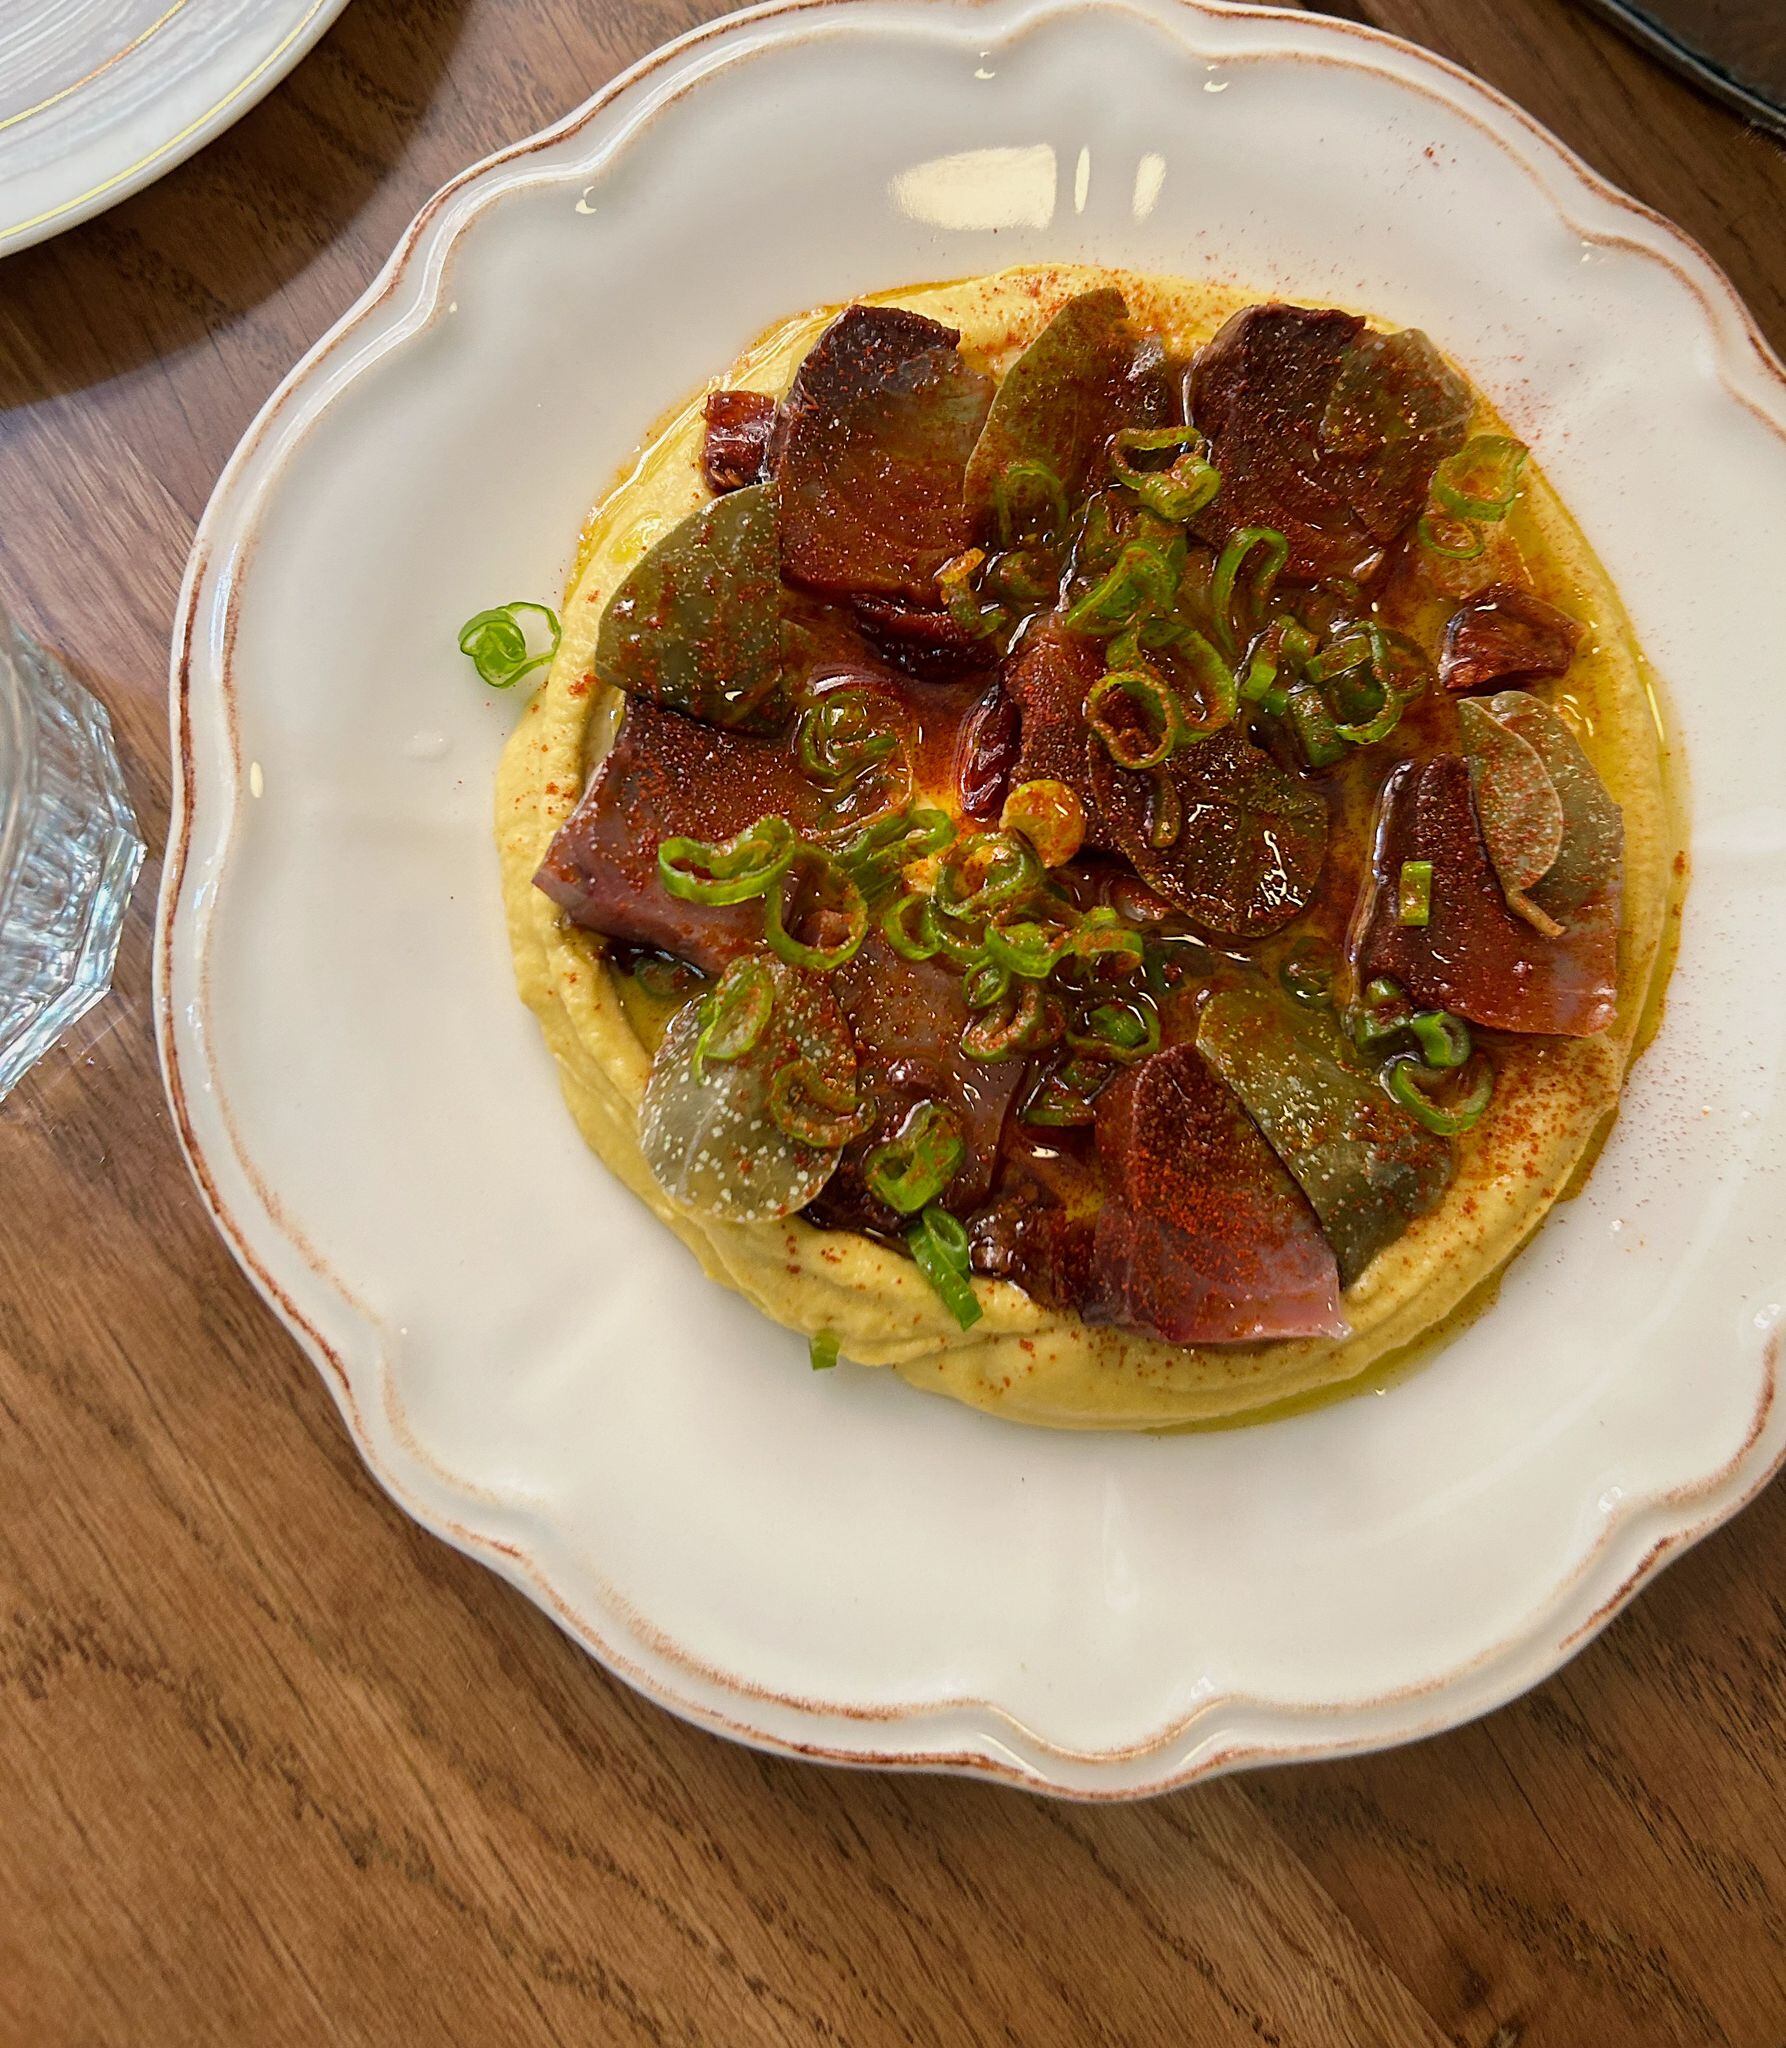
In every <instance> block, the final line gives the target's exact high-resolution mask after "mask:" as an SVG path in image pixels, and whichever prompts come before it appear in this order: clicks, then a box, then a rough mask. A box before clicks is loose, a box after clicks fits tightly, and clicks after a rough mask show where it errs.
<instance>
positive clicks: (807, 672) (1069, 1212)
mask: <svg viewBox="0 0 1786 2048" xmlns="http://www.w3.org/2000/svg"><path fill="white" fill-rule="evenodd" d="M1663 768H1664V750H1663V746H1662V741H1661V738H1660V734H1659V729H1658V725H1657V721H1656V715H1655V708H1654V703H1653V700H1652V697H1651V694H1650V692H1649V690H1648V689H1647V688H1646V681H1645V674H1644V671H1643V668H1642V664H1641V660H1640V657H1639V656H1638V654H1637V652H1636V649H1635V647H1634V645H1633V643H1632V641H1631V638H1630V634H1629V629H1628V627H1627V626H1626V624H1625V622H1624V618H1623V614H1622V612H1621V610H1620V608H1619V605H1618V603H1617V599H1616V597H1615V595H1614V593H1613V592H1612V591H1611V589H1610V588H1609V587H1608V586H1607V583H1606V581H1605V577H1604V574H1603V572H1602V571H1601V570H1600V569H1599V567H1598V565H1597V564H1596V563H1595V561H1594V560H1593V557H1592V555H1591V553H1590V552H1589V550H1588V549H1587V547H1586V545H1585V543H1584V542H1583V541H1582V540H1581V539H1580V537H1579V535H1578V534H1577V533H1576V531H1575V529H1574V528H1573V526H1572V525H1571V524H1570V522H1569V520H1568V518H1567V517H1566V515H1565V514H1564V513H1563V511H1562V509H1561V507H1560V506H1559V504H1558V503H1557V501H1556V499H1555V497H1554V496H1553V495H1552V493H1551V492H1550V491H1549V489H1548V488H1547V487H1546V486H1545V484H1544V483H1543V481H1542V479H1541V478H1540V477H1539V476H1538V474H1537V472H1536V470H1535V468H1534V466H1533V465H1532V463H1531V462H1530V460H1529V458H1528V454H1527V450H1526V449H1525V447H1524V446H1522V445H1521V443H1520V442H1519V441H1517V440H1516V439H1514V438H1513V437H1512V436H1511V435H1509V434H1508V433H1507V432H1506V431H1505V430H1504V428H1503V426H1502V424H1501V423H1500V422H1499V421H1498V420H1497V419H1496V418H1495V417H1494V416H1493V415H1492V413H1491V412H1490V410H1489V408H1488V406H1487V404H1486V403H1485V401H1484V400H1483V399H1482V398H1481V396H1480V395H1479V394H1478V393H1477V392H1476V391H1475V390H1474V389H1473V388H1472V387H1471V385H1470V384H1469V383H1468V382H1467V381H1466V380H1465V378H1464V377H1463V376H1462V375H1461V374H1460V372H1459V371H1458V369H1457V368H1456V367H1455V366H1454V365H1453V364H1452V363H1451V362H1450V361H1449V360H1447V358H1446V357H1445V356H1444V355H1442V354H1441V353H1440V351H1439V350H1438V349H1437V348H1436V347H1435V346H1434V345H1433V343H1432V342H1431V341H1429V340H1428V339H1427V338H1426V336H1425V335H1423V334H1420V333H1418V332H1415V331H1412V330H1402V331H1395V330H1388V329H1384V328H1381V327H1379V326H1377V325H1375V324H1373V323H1371V322H1369V321H1367V320H1365V319H1364V318H1361V317H1360V316H1359V315H1357V314H1356V313H1353V312H1347V311H1340V310H1336V309H1332V308H1313V307H1308V306H1302V305H1292V304H1286V303H1278V302H1272V303H1268V304H1251V303H1246V302H1244V301H1242V300H1240V299H1239V298H1237V297H1236V296H1235V295H1234V294H1232V293H1229V292H1224V291H1221V290H1218V289H1216V288H1213V287H1205V286H1198V285H1195V284H1191V283H1185V282H1179V281H1174V280H1163V279H1154V278H1143V277H1135V276H1131V275H1127V274H1112V273H1104V272H1091V271H1084V270H1026V271H1013V272H1007V273H1004V274H1002V275H999V276H995V277H989V278H982V279H976V280H973V281H971V282H968V283H965V284H959V285H951V286H941V287H924V288H922V289H917V290H913V291H909V292H901V293H896V294H893V295H891V296H890V297H889V298H888V299H885V300H876V301H873V302H869V303H862V304H855V305H850V306H848V307H846V308H844V309H843V310H842V311H841V312H838V313H836V314H835V315H834V316H832V315H829V314H826V315H819V316H814V317H812V318H809V319H803V320H798V321H794V322H791V323H790V324H789V325H787V326H786V327H784V328H782V329H780V330H778V331H777V332H776V333H775V334H773V335H772V336H770V337H769V338H768V339H767V340H766V341H765V342H763V343H761V344H759V345H758V346H757V347H756V348H755V349H753V350H751V351H749V352H747V354H746V355H745V356H744V357H743V358H742V359H741V360H740V361H739V363H738V364H737V365H736V366H735V367H734V370H733V371H732V373H731V374H730V375H728V376H727V377H726V378H725V379H724V380H723V381H722V382H721V383H719V384H718V385H716V386H715V387H714V388H713V389H712V390H710V391H709V392H707V393H706V394H705V395H704V398H703V399H702V400H698V401H696V402H695V403H694V404H692V405H691V406H690V407H688V408H687V409H686V410H685V411H684V412H683V413H681V414H680V415H679V416H678V417H677V418H676V419H675V420H674V421H673V422H672V423H671V425H670V426H669V427H668V428H667V429H666V430H665V431H664V432H663V433H662V434H661V435H660V437H659V438H658V439H657V440H656V441H655V442H654V443H653V444H652V446H651V447H650V448H648V449H647V451H646V452H645V454H644V456H643V458H642V459H641V460H640V462H639V463H638V465H637V466H636V467H635V468H634V469H633V470H632V471H631V472H630V473H629V475H628V477H627V478H626V480H625V481H623V482H622V483H621V484H620V485H619V486H618V487H617V488H616V489H615V490H614V491H613V492H612V494H611V495H610V496H609V497H608V498H607V499H606V500H604V501H603V503H602V504H601V505H600V506H599V507H598V508H597V510H596V512H595V514H594V515H593V517H592V519H591V521H590V523H589V526H588V527H587V529H586V532H585V536H584V545H583V549H582V552H581V557H580V563H579V569H578V572H577V575H576V577H575V579H574V582H573V587H572V590H571V594H570V596H569V598H568V600H567V604H566V609H565V614H564V620H563V628H562V636H561V639H560V642H559V645H558V649H557V653H556V656H555V658H554V659H553V661H552V663H551V667H550V672H549V674H548V676H547V680H546V682H545V684H544V686H543V688H541V689H540V690H539V692H538V693H537V695H536V696H535V697H534V699H533V701H532V702H531V704H530V705H529V706H528V708H527V710H526V713H525V714H524V716H523V718H522V720H521V722H520V725H519V727H518V729H517V731H516V733H515V735H514V738H513V740H512V741H511V743H510V746H509V749H508V752H507V754H506V756H505V760H504V764H503V770H502V776H501V782H500V787H499V793H498V827H499V837H500V842H501V849H502V856H503V864H504V874H505V886H506V896H507V905H508V912H509V921H510V928H511V935H512V939H513V946H514V953H515V961H516V969H517V974H518V977H519V982H520V987H521V990H522V993H523V995H524V996H525V998H526V1000H527V1001H528V1003H529V1004H530V1005H531V1006H532V1007H533V1008H534V1009H535V1011H536V1012H537V1013H538V1015H539V1017H540V1019H541V1021H542V1023H543V1025H544V1027H545V1031H546V1035H547V1039H548V1042H549V1044H550V1046H551V1049H552V1051H553V1053H554V1055H555V1056H556V1058H557V1061H558V1063H559V1067H560V1070H561V1078H562V1082H563V1086H564V1090H565V1093H566V1096H567V1098H568V1100H569V1103H570V1106H571V1108H572V1110H573V1112H574V1113H575V1115H576V1117H577V1119H578V1122H579V1124H580V1125H581V1127H582V1129H583V1131H584V1133H585V1135H586V1136H587V1137H588V1139H589V1141H590V1142H591V1144H592V1145H593V1146H594V1147H595V1149H596V1150H597V1151H598V1152H599V1153H600V1154H601V1156H602V1157H603V1158H604V1159H605V1160H606V1161H607V1163H608V1164H609V1166H610V1167H611V1168H612V1169H613V1170H614V1171H615V1172H616V1173H617V1174H618V1175H619V1177H620V1178H621V1179H622V1180H623V1181H624V1182H625V1183H626V1184H627V1185H628V1186H629V1187H630V1188H632V1189H633V1191H634V1192H635V1193H636V1194H638V1195H639V1196H641V1197H642V1198H643V1199H644V1200H645V1201H646V1202H647V1203H648V1204H650V1206H651V1207H652V1208H653V1209H654V1210H655V1211H656V1212H657V1213H658V1215H659V1216H661V1217H662V1218H663V1220H664V1221H665V1222H667V1223H668V1224H670V1225H671V1226H672V1227H673V1228H674V1229H675V1230H676V1231H677V1232H678V1234H679V1235H680V1236H681V1237H682V1238H683V1239H684V1240H685V1241H686V1242H687V1243H688V1244H689V1245H691V1246H692V1247H693V1249H694V1250H695V1251H696V1252H697V1254H698V1255H699V1257H700V1259H701V1261H702V1263H703V1264H704V1266H705V1267H706V1269H707V1271H708V1272H709V1273H710V1274H712V1275H713V1277H715V1278H716V1279H718V1280H720V1281H722V1282H724V1283H725V1284H726V1285H728V1286H731V1287H733V1288H736V1289H737V1290H738V1291H739V1292H741V1293H742V1294H744V1295H745V1296H747V1297H748V1298H749V1299H750V1300H752V1301H753V1302H755V1303H756V1304H758V1305H759V1306H760V1307H761V1308H762V1309H764V1310H765V1311H766V1312H767V1313H768V1314H770V1315H771V1316H773V1317H776V1318H778V1319H779V1320H780V1321H782V1322H784V1323H786V1324H789V1325H791V1326H793V1327H794V1328H796V1329H799V1330H802V1331H804V1332H805V1333H807V1335H808V1336H809V1337H810V1338H811V1339H812V1341H813V1356H814V1359H815V1362H818V1363H825V1362H828V1361H829V1359H830V1358H832V1357H834V1356H835V1355H836V1353H837V1351H838V1349H839V1348H841V1351H842V1353H843V1354H844V1355H845V1356H847V1357H849V1358H852V1359H855V1360H858V1361H862V1362H865V1363H869V1364H890V1365H893V1366H895V1367H896V1368H897V1369H898V1370H899V1371H900V1372H901V1373H902V1374H903V1375H905V1377H907V1378H908V1379H909V1380H911V1381H912V1382H914V1383H915V1384H917V1385H920V1386H925V1387H929V1388H932V1389H934V1390H936V1391H939V1392H943V1393H947V1394H951V1395H954V1396H956V1397H958V1398H960V1399H964V1400H967V1401H971V1402H973V1403H975V1404H977V1405H979V1406H982V1407H985V1408H988V1409H991V1410H994V1411H996V1412H999V1413H1002V1414H1005V1415H1008V1416H1011V1417H1014V1418H1017V1419H1021V1420H1025V1421H1032V1422H1043V1423H1052V1424H1060V1425H1075V1426H1088V1427H1130V1428H1135V1427H1149V1426H1160V1425H1164V1424H1170V1423H1174V1422H1184V1421H1195V1420H1209V1419H1214V1418H1219V1417H1224V1416H1229V1415H1234V1414H1239V1413H1243V1412H1245V1411H1248V1410H1253V1409H1258V1408H1262V1407H1266V1406H1269V1405H1271V1404H1273V1403H1277V1402H1280V1401H1282V1400H1285V1399H1287V1398H1289V1397H1292V1396H1296V1395H1303V1394H1307V1393H1310V1392H1312V1391H1313V1390H1315V1389H1318V1388H1322V1387H1326V1386H1330V1385H1334V1384H1337V1383H1339V1382H1342V1381H1345V1380H1348V1379H1353V1378H1355V1377H1356V1376H1358V1375H1359V1374H1360V1373H1362V1372H1364V1371H1365V1370H1366V1368H1367V1367H1370V1366H1372V1365H1374V1364H1376V1363H1378V1362H1379V1361H1382V1360H1384V1359H1386V1358H1389V1357H1391V1356H1392V1355H1399V1354H1402V1353H1404V1352H1406V1350H1407V1349H1408V1347H1410V1346H1411V1345H1413V1344H1415V1343H1416V1342H1418V1341H1420V1340H1423V1339H1424V1338H1426V1337H1428V1336H1429V1335H1430V1334H1431V1333H1432V1332H1433V1331H1434V1330H1435V1329H1437V1328H1439V1327H1440V1326H1442V1325H1444V1324H1445V1323H1446V1320H1447V1319H1448V1318H1451V1317H1453V1316H1454V1315H1455V1314H1456V1313H1457V1312H1458V1310H1459V1308H1460V1304H1463V1303H1464V1302H1465V1301H1466V1298H1467V1297H1470V1296H1471V1295H1472V1293H1473V1292H1476V1291H1477V1290H1479V1289H1480V1287H1481V1284H1482V1283H1483V1282H1485V1281H1486V1280H1488V1279H1490V1278H1491V1277H1492V1276H1493V1275H1494V1274H1496V1273H1497V1271H1498V1270H1499V1268H1500V1267H1501V1266H1502V1265H1503V1264H1504V1263H1505V1261H1506V1260H1507V1259H1508V1258H1509V1257H1510V1256H1511V1254H1512V1253H1513V1252H1514V1250H1515V1249H1517V1247H1518V1246H1519V1244H1520V1243H1521V1242H1522V1241H1523V1240H1524V1239H1525V1238H1526V1237H1527V1236H1528V1235H1529V1234H1530V1232H1531V1231H1532V1230H1533V1229H1534V1227H1535V1226H1536V1225H1537V1223H1538V1222H1539V1220H1540V1219H1541V1218H1542V1217H1543V1215H1544V1213H1545V1212H1546V1210H1547V1209H1548V1208H1549V1207H1550V1205H1551V1204H1552V1203H1553V1202H1555V1201H1556V1200H1557V1198H1558V1197H1559V1195H1561V1194H1562V1193H1563V1191H1564V1189H1565V1187H1566V1186H1567V1185H1568V1184H1569V1183H1570V1181H1571V1178H1572V1176H1574V1175H1576V1174H1577V1173H1578V1170H1579V1169H1581V1168H1582V1166H1583V1164H1584V1161H1585V1160H1586V1159H1587V1158H1589V1157H1590V1156H1591V1149H1592V1147H1593V1146H1594V1144H1595V1142H1596V1140H1597V1138H1598V1137H1599V1136H1600V1134H1601V1133H1602V1131H1603V1128H1604V1126H1605V1124H1606V1123H1607V1121H1608V1120H1609V1118H1610V1116H1611V1114H1612V1112H1613V1111H1614V1109H1615V1108H1616V1105H1617V1102H1618V1097H1619V1089H1620V1085H1621V1081H1622V1078H1623V1075H1624V1072H1625V1069H1626V1066H1627V1064H1628V1062H1629V1060H1630V1059H1631V1057H1632V1055H1633V1050H1634V1046H1635V1044H1636V1043H1637V1041H1638V1037H1639V1032H1640V1028H1641V1026H1642V1025H1643V1022H1644V1019H1645V1017H1646V1014H1647V1013H1648V1011H1649V1009H1650V1007H1651V1005H1652V1000H1653V994H1654V990H1653V984H1655V983H1657V982H1659V979H1660V972H1661V970H1660V965H1659V963H1660V961H1661V957H1662V947H1661V938H1662V933H1663V929H1664V922H1665V918H1666V916H1667V914H1668V877H1669V871H1670V858H1671V855H1672V853H1673V844H1672V842H1671V841H1670V839H1669V836H1668V809H1667V804H1666V801H1665V791H1664V784H1663ZM592 1260H593V1261H594V1262H595V1263H597V1264H598V1266H599V1249H598V1250H595V1251H592Z"/></svg>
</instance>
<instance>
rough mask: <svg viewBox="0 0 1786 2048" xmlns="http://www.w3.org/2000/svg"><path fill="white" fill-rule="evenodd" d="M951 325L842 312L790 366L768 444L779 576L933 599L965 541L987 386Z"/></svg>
mask: <svg viewBox="0 0 1786 2048" xmlns="http://www.w3.org/2000/svg"><path fill="white" fill-rule="evenodd" d="M959 339H960V336H959V335H958V333H957V332H956V330H955V329H954V328H952V327H943V326H941V325H939V324H938V322H936V321H935V320H927V319H925V317H924V316H923V315H922V314H921V313H908V312H905V311H903V310H901V309H900V308H899V307H897V306H851V307H849V308H848V310H847V311H845V312H843V313H841V314H839V315H838V317H837V318H836V319H835V320H834V321H832V323H831V325H830V326H829V327H828V328H826V330H825V332H824V333H823V334H822V335H821V336H820V337H819V339H818V342H817V343H816V344H815V346H814V347H813V349H812V352H811V353H810V354H809V355H808V356H807V358H806V360H805V361H804V362H803V363H802V364H801V365H800V369H799V372H798V374H797V375H796V376H795V378H794V385H793V389H792V390H791V391H790V392H789V393H788V396H787V398H786V400H785V401H784V403H783V405H782V411H781V421H780V425H779V428H778V430H777V434H776V439H775V447H774V450H773V456H772V460H773V464H774V471H775V483H774V492H775V505H776V510H777V513H778V514H779V518H780V527H781V564H782V571H783V574H784V575H786V576H788V577H789V578H790V579H791V580H792V581H794V582H796V583H804V584H806V585H808V586H809V587H810V588H811V589H814V590H819V591H823V592H826V593H827V594H830V595H854V594H857V593H861V592H868V593H870V594H872V595H876V596H881V597H896V598H905V599H907V600H908V601H909V602H911V603H912V604H914V605H917V606H919V607H920V608H925V607H929V606H933V605H934V604H935V603H936V598H937V591H936V572H937V570H938V569H940V568H941V567H942V566H943V564H944V563H945V562H946V561H948V560H949V558H950V557H951V556H952V555H957V554H959V553H961V551H962V550H963V549H964V548H965V547H966V546H967V545H968V542H969V540H970V539H971V537H972V536H971V530H970V525H969V521H968V516H967V513H966V511H965V510H964V508H963V505H962V499H961V487H962V478H963V476H964V474H965V473H966V469H967V462H968V457H969V456H970V455H971V454H972V453H973V448H974V443H975V441H976V440H978V438H979V434H980V428H981V426H982V424H983V423H984V421H985V418H986V410H987V407H988V405H989V404H990V403H991V399H992V381H991V379H990V378H988V377H986V376H984V375H983V374H982V373H981V372H980V371H978V370H973V369H970V368H969V367H968V366H967V364H966V363H964V362H963V361H962V359H961V356H960V354H959V353H958V352H957V349H956V346H955V344H956V342H957V341H958V340H959Z"/></svg>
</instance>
